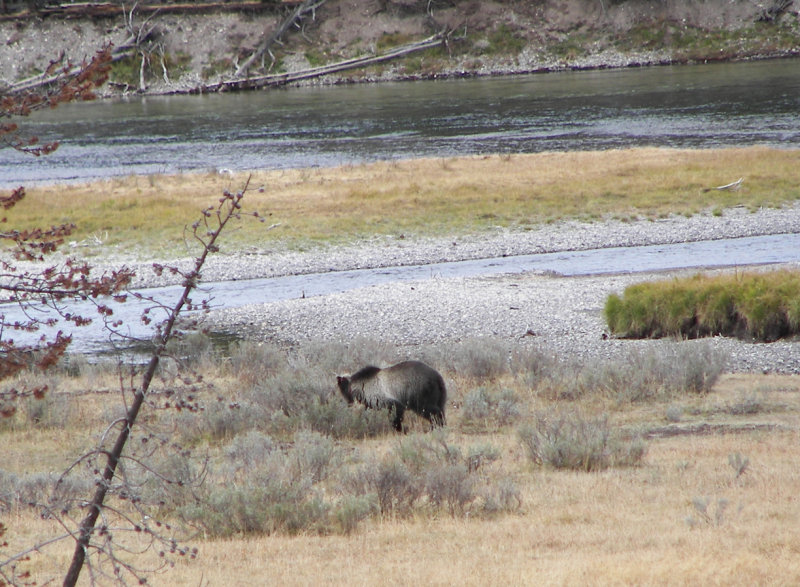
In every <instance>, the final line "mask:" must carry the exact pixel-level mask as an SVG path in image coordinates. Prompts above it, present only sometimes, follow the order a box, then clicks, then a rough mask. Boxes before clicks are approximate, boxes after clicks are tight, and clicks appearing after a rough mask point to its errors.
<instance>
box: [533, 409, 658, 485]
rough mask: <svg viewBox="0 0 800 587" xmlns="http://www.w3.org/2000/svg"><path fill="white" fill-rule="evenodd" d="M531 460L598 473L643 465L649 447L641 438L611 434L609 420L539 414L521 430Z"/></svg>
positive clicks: (572, 412) (554, 466) (572, 415)
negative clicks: (604, 470)
mask: <svg viewBox="0 0 800 587" xmlns="http://www.w3.org/2000/svg"><path fill="white" fill-rule="evenodd" d="M518 434H519V438H520V441H521V442H522V445H523V446H524V447H525V449H526V450H527V452H528V456H529V458H530V459H531V460H532V461H533V462H535V463H537V464H543V465H547V466H549V467H553V468H555V469H574V470H580V471H598V470H603V469H606V468H608V467H610V466H633V465H636V464H638V463H640V462H641V459H642V458H643V457H644V454H645V452H646V445H645V444H644V441H643V440H641V439H640V438H638V437H637V438H633V439H631V440H627V441H626V440H624V439H623V438H621V437H619V436H615V435H613V434H612V432H611V430H610V427H609V424H608V418H607V417H606V416H601V417H599V418H585V417H583V416H582V415H580V414H579V413H577V412H574V411H569V412H544V413H538V414H536V416H535V419H534V421H533V422H532V423H529V424H526V425H524V426H522V427H521V428H520V429H519V430H518Z"/></svg>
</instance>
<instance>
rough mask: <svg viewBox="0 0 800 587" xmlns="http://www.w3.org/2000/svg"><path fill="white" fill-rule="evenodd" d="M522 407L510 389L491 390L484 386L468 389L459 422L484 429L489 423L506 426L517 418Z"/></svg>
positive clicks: (468, 426)
mask: <svg viewBox="0 0 800 587" xmlns="http://www.w3.org/2000/svg"><path fill="white" fill-rule="evenodd" d="M521 413H522V407H521V404H520V401H519V398H518V397H517V394H516V393H515V392H514V391H513V390H511V389H502V390H500V391H499V392H495V393H493V392H491V391H490V390H489V389H488V388H486V387H478V388H475V389H472V390H470V391H469V392H468V393H467V395H465V396H464V403H463V405H462V407H461V424H462V426H465V427H466V428H474V429H485V428H487V427H488V426H489V425H490V424H491V423H494V424H495V425H497V426H507V425H508V424H512V423H513V422H515V421H516V420H517V419H519V417H520V415H521Z"/></svg>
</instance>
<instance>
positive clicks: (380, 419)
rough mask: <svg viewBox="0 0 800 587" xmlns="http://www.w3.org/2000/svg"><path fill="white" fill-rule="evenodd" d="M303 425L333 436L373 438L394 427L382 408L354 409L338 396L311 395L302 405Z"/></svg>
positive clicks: (392, 429) (389, 431)
mask: <svg viewBox="0 0 800 587" xmlns="http://www.w3.org/2000/svg"><path fill="white" fill-rule="evenodd" d="M302 425H305V426H308V427H310V428H311V429H312V430H316V431H317V432H321V433H322V434H327V435H329V436H332V437H333V438H356V439H361V438H373V437H376V436H384V435H387V434H390V433H391V432H393V431H394V428H392V424H391V420H390V419H389V418H387V417H386V413H385V412H382V411H380V410H362V409H355V408H353V407H351V406H349V405H347V403H345V402H344V401H341V399H340V398H338V397H334V398H326V399H324V400H321V399H314V400H313V401H312V402H311V403H310V404H308V405H307V406H306V407H305V410H304V412H303V415H302Z"/></svg>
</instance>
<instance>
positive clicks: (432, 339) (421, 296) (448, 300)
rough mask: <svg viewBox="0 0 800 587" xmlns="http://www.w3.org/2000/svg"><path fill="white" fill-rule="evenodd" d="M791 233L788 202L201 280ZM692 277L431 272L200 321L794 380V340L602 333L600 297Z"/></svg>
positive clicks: (367, 253) (243, 269)
mask: <svg viewBox="0 0 800 587" xmlns="http://www.w3.org/2000/svg"><path fill="white" fill-rule="evenodd" d="M798 231H800V207H797V206H796V207H792V208H785V209H780V210H774V209H773V210H759V211H757V212H748V211H746V210H743V209H734V210H729V211H726V212H725V213H724V214H722V215H721V216H715V215H711V214H702V215H697V216H693V217H691V218H685V217H670V218H666V219H663V220H659V221H637V222H616V221H609V222H596V223H580V222H564V223H559V224H557V225H548V226H544V227H542V228H540V229H539V230H535V231H528V232H508V231H499V232H498V233H497V234H483V235H477V236H474V237H470V238H463V239H427V240H414V241H411V242H406V241H405V240H404V241H401V242H397V241H389V240H387V239H381V240H379V241H375V242H370V243H358V244H354V245H353V246H351V247H338V248H331V249H330V250H320V251H314V252H311V253H304V254H300V253H283V254H267V255H247V256H244V257H239V258H235V257H229V256H220V257H217V258H212V259H213V260H212V262H211V264H210V265H209V266H208V267H207V270H206V272H205V273H204V279H206V280H217V279H248V278H254V277H268V276H278V275H289V274H298V273H314V272H324V271H338V270H345V269H355V268H365V267H372V268H375V267H385V266H390V265H403V264H423V263H435V262H439V261H454V260H461V259H471V258H490V257H498V256H504V255H516V254H527V253H536V252H554V251H567V250H581V249H587V248H595V247H617V246H633V245H645V244H663V243H675V242H689V241H698V240H707V239H719V238H736V237H744V236H753V235H761V234H781V233H796V232H798ZM772 267H774V266H770V268H772ZM742 269H743V268H737V269H736V270H742ZM697 271H698V270H697V269H689V270H683V271H671V272H662V273H657V274H648V273H635V274H617V275H600V276H588V277H561V276H558V275H551V274H544V273H541V272H539V273H537V272H533V273H522V274H510V275H500V276H492V277H469V278H441V277H437V276H436V275H432V276H431V278H429V279H425V280H422V281H416V282H404V283H392V284H386V285H379V286H373V287H365V288H361V289H356V290H352V291H348V292H344V293H337V294H332V295H327V296H317V297H311V298H304V297H303V298H300V299H292V300H286V301H280V302H273V303H268V304H252V305H248V306H244V307H240V308H234V309H226V310H218V311H214V312H212V313H211V314H209V315H208V316H207V317H206V319H205V322H204V326H205V327H206V328H208V329H210V330H212V331H219V332H228V333H236V334H237V335H243V336H245V337H247V338H251V339H255V340H259V341H265V342H266V341H270V342H275V343H278V344H280V345H286V346H295V345H303V344H307V343H310V342H314V343H316V342H319V341H328V342H344V343H347V342H348V341H350V340H354V339H367V340H374V341H376V342H379V343H386V344H391V345H393V346H396V347H399V348H404V349H407V352H408V356H413V355H414V353H415V350H416V349H418V347H420V346H425V345H447V344H455V343H458V342H460V341H464V340H469V339H476V338H478V339H480V338H484V337H489V338H493V339H501V340H505V341H513V343H514V344H520V345H535V346H536V347H538V348H539V349H541V350H542V351H543V352H546V353H552V354H553V355H555V356H557V357H562V358H574V359H576V360H579V361H588V360H595V359H613V358H620V357H624V356H626V355H627V354H629V353H630V352H632V351H633V350H637V349H638V350H645V349H658V348H661V347H664V345H675V344H682V345H710V346H711V347H713V348H714V349H716V350H719V351H721V352H723V353H725V354H726V355H728V356H729V362H728V370H729V371H732V372H764V373H767V372H775V373H800V361H798V359H797V350H798V347H797V344H798V343H797V342H793V341H780V342H775V343H770V344H756V343H750V342H744V341H739V340H733V339H727V338H722V337H717V338H713V339H705V340H700V341H674V340H644V341H641V340H623V339H616V338H614V337H611V336H608V333H607V332H606V328H605V323H604V321H603V318H602V308H603V305H604V303H605V300H606V298H607V296H608V295H609V294H611V293H619V292H621V291H622V290H623V289H624V288H625V287H626V286H627V285H630V284H632V283H636V282H639V281H645V280H650V279H663V278H671V277H673V276H675V275H681V274H693V273H696V272H697ZM144 279H146V277H145V278H144ZM242 287H247V284H246V283H242Z"/></svg>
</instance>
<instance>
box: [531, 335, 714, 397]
mask: <svg viewBox="0 0 800 587" xmlns="http://www.w3.org/2000/svg"><path fill="white" fill-rule="evenodd" d="M726 362H727V354H726V353H724V352H722V351H719V350H717V349H714V348H713V346H712V345H710V344H703V343H690V344H687V345H674V344H672V345H665V346H663V347H660V348H659V349H658V350H657V351H653V350H650V351H631V352H630V353H628V354H627V355H626V356H625V357H623V358H621V359H616V360H611V361H596V362H590V363H588V364H584V365H577V364H575V363H571V362H561V363H557V364H553V365H550V366H549V368H548V369H547V370H545V371H544V372H543V373H542V376H541V377H540V378H539V380H538V383H537V384H536V386H535V390H536V391H537V392H538V393H540V394H542V395H544V396H545V397H549V398H550V399H554V400H557V399H567V400H576V399H579V398H581V397H584V396H586V395H593V394H597V395H603V396H606V397H611V398H614V399H615V400H616V401H618V402H620V403H631V402H639V401H648V400H653V399H658V398H663V397H667V396H669V395H670V394H674V393H707V392H708V391H710V390H711V388H712V387H713V385H714V383H716V381H717V380H718V379H719V376H720V375H721V374H722V372H723V371H724V369H725V364H726Z"/></svg>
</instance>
